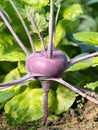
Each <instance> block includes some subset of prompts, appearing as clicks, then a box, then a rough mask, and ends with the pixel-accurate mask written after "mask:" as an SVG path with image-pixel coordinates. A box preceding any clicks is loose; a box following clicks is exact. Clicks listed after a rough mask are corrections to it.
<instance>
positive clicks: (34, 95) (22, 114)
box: [5, 87, 55, 124]
mask: <svg viewBox="0 0 98 130" xmlns="http://www.w3.org/2000/svg"><path fill="white" fill-rule="evenodd" d="M48 96H49V98H48V108H49V112H50V111H52V112H53V111H54V104H55V96H54V92H53V91H52V90H50V91H49V94H48ZM5 113H6V114H7V115H9V117H10V118H12V119H13V118H14V121H15V122H14V123H16V124H17V123H19V124H21V123H22V122H26V121H34V120H37V119H40V118H41V117H42V116H43V90H42V88H35V89H32V88H30V87H27V89H26V90H25V91H24V92H23V93H21V94H18V95H17V96H15V97H14V98H12V99H11V100H10V101H8V102H7V103H6V104H5ZM10 118H9V119H8V120H9V121H11V120H10ZM10 123H11V124H13V122H10Z"/></svg>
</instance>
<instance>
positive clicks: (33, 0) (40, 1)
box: [23, 0, 49, 7]
mask: <svg viewBox="0 0 98 130" xmlns="http://www.w3.org/2000/svg"><path fill="white" fill-rule="evenodd" d="M23 1H24V2H25V3H27V4H28V5H32V6H39V7H43V6H46V5H47V4H48V3H49V0H23Z"/></svg>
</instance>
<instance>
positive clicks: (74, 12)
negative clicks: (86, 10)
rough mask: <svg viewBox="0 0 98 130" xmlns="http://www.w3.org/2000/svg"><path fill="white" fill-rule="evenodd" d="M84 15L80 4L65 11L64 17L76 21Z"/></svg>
mask: <svg viewBox="0 0 98 130" xmlns="http://www.w3.org/2000/svg"><path fill="white" fill-rule="evenodd" d="M81 14H83V10H82V8H81V6H80V5H79V4H74V5H72V6H70V7H68V8H67V9H65V10H64V13H63V17H64V19H66V20H69V21H75V20H76V19H77V17H78V16H80V15H81Z"/></svg>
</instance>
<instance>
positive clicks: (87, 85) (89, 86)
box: [84, 81, 98, 90]
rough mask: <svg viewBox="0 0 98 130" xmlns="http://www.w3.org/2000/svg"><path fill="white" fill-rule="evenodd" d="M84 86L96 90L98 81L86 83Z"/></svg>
mask: <svg viewBox="0 0 98 130" xmlns="http://www.w3.org/2000/svg"><path fill="white" fill-rule="evenodd" d="M84 88H90V89H91V90H95V89H96V88H98V81H95V82H92V83H89V84H86V85H85V86H84Z"/></svg>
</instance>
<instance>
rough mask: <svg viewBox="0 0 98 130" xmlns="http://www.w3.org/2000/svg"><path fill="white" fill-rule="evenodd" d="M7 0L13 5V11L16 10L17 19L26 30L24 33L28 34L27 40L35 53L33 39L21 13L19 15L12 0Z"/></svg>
mask: <svg viewBox="0 0 98 130" xmlns="http://www.w3.org/2000/svg"><path fill="white" fill-rule="evenodd" d="M9 1H10V3H11V5H12V6H13V8H14V9H15V11H16V13H17V15H18V17H19V19H20V21H21V23H22V25H23V27H24V29H25V31H26V34H27V36H28V39H29V41H30V44H31V48H32V50H33V52H34V53H35V47H34V42H33V40H32V37H31V35H30V33H29V30H28V28H27V26H26V24H25V22H24V20H23V18H22V17H21V15H20V13H19V11H18V9H17V8H16V6H15V4H14V2H13V0H9Z"/></svg>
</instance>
